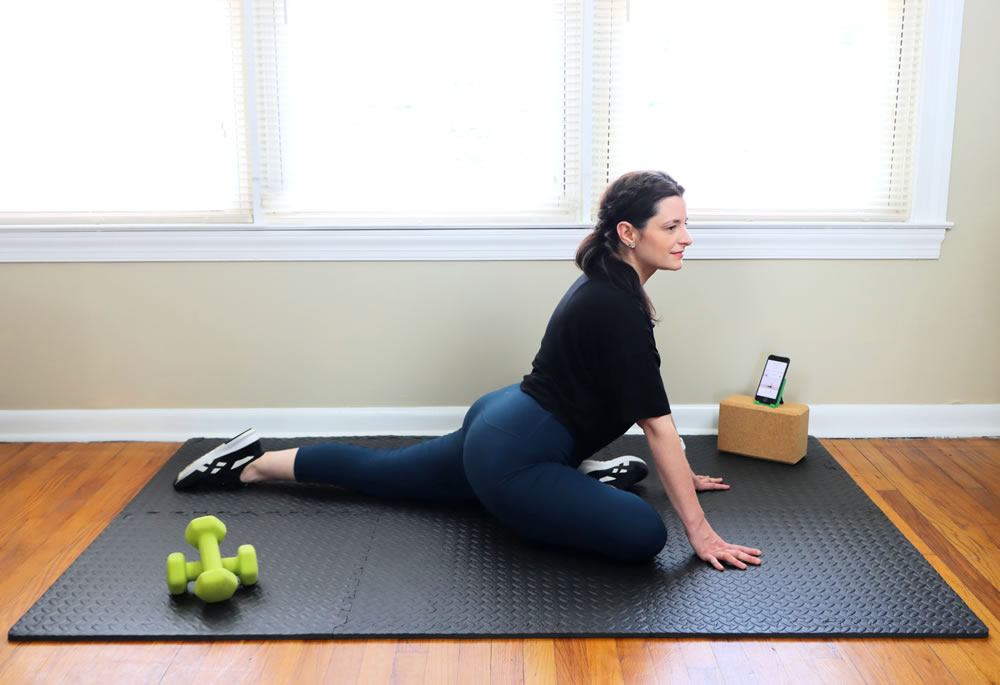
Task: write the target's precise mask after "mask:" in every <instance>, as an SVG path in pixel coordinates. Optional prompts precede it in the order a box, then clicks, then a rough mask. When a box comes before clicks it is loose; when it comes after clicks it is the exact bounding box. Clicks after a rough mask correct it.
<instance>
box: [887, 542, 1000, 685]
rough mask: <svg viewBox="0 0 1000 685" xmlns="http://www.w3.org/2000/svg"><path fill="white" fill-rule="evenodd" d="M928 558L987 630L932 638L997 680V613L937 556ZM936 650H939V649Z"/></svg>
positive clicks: (999, 659) (999, 674) (999, 647)
mask: <svg viewBox="0 0 1000 685" xmlns="http://www.w3.org/2000/svg"><path fill="white" fill-rule="evenodd" d="M927 561H928V562H929V563H930V564H931V566H933V567H934V570H935V571H937V572H938V573H939V574H941V577H942V578H944V579H945V581H946V582H947V583H948V584H949V585H950V586H951V587H952V588H954V589H955V592H957V593H958V596H959V597H961V598H962V601H964V602H965V603H966V604H967V605H968V606H969V608H970V609H972V611H973V612H974V613H975V614H976V615H977V616H979V617H980V618H981V619H982V620H983V622H984V623H985V624H986V627H987V628H988V629H989V631H990V635H989V637H988V638H987V639H977V640H941V641H940V642H938V641H935V644H952V645H956V646H958V648H959V649H961V651H962V652H964V653H965V654H966V656H968V657H969V659H971V660H972V661H973V663H975V664H976V666H977V667H978V668H979V669H980V670H981V671H983V672H984V673H985V674H986V676H987V678H988V680H989V682H992V683H1000V616H997V615H995V614H993V613H991V612H990V611H989V610H988V609H987V608H986V607H985V606H983V604H982V603H981V602H980V601H979V599H978V598H977V597H976V595H975V594H973V593H972V591H971V590H970V589H969V588H967V587H966V586H965V584H963V583H962V581H961V580H959V578H958V577H957V576H956V575H955V573H954V572H953V571H952V569H951V567H950V566H949V565H948V564H946V563H945V562H944V561H942V560H941V559H940V558H939V557H937V556H934V555H932V556H929V557H928V558H927ZM887 642H888V641H887ZM894 642H895V641H894ZM935 651H938V650H935ZM938 653H939V654H940V652H938ZM945 666H948V667H949V670H950V669H951V664H950V663H949V662H947V661H945Z"/></svg>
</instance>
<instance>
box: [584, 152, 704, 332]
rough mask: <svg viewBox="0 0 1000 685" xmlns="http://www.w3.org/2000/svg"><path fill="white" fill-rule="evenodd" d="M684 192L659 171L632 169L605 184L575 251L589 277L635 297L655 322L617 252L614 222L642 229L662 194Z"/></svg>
mask: <svg viewBox="0 0 1000 685" xmlns="http://www.w3.org/2000/svg"><path fill="white" fill-rule="evenodd" d="M682 195H684V188H683V187H681V186H680V185H679V184H678V183H677V182H676V181H675V180H674V179H672V178H670V176H668V175H667V174H665V173H663V172H662V171H633V172H630V173H627V174H625V175H624V176H622V177H621V178H619V179H618V180H616V181H615V182H614V183H612V184H611V185H609V186H608V188H607V190H605V191H604V195H603V196H601V205H600V209H599V210H598V213H597V225H596V226H594V230H593V231H592V232H591V233H590V235H588V236H587V237H586V238H584V239H583V242H581V243H580V247H579V248H577V251H576V265H577V266H579V267H580V269H581V270H582V271H583V273H585V274H587V276H588V277H589V278H592V279H597V280H602V281H608V282H610V283H611V284H613V285H614V286H616V287H618V288H620V289H622V290H624V291H625V292H627V293H630V294H632V295H633V296H634V297H635V298H636V299H637V300H639V303H640V306H641V307H642V309H643V311H644V312H645V313H646V315H647V316H648V317H649V318H650V319H651V320H653V321H656V320H657V319H656V310H654V309H653V303H652V302H650V300H649V296H648V295H646V291H645V290H644V289H643V287H642V283H640V282H639V274H637V273H636V271H635V269H633V268H632V266H631V265H630V264H628V263H627V262H625V261H624V260H623V259H622V258H621V257H620V256H619V253H620V251H621V250H623V249H628V248H627V247H624V243H622V241H621V238H619V236H618V224H619V223H621V222H622V221H627V222H629V223H630V224H632V225H633V226H635V227H636V228H637V229H639V230H642V229H643V228H645V226H646V222H647V221H649V219H650V217H652V216H654V215H655V214H656V211H657V204H658V203H659V202H660V200H662V199H663V198H665V197H674V196H682Z"/></svg>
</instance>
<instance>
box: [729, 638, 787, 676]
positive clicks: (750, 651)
mask: <svg viewBox="0 0 1000 685" xmlns="http://www.w3.org/2000/svg"><path fill="white" fill-rule="evenodd" d="M741 644H742V647H743V653H744V654H746V657H747V661H748V662H749V663H750V667H751V669H752V670H753V674H754V676H755V677H756V678H757V682H759V683H768V684H771V683H792V682H794V681H793V680H792V678H791V676H789V675H788V671H786V670H785V667H784V666H783V665H782V663H781V658H780V657H779V656H778V650H777V647H776V646H775V643H774V642H772V641H764V640H743V641H742V642H741Z"/></svg>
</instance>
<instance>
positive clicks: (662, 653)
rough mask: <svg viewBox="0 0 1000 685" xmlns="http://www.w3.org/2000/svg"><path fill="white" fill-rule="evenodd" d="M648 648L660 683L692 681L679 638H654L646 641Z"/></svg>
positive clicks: (683, 683) (685, 684) (661, 684)
mask: <svg viewBox="0 0 1000 685" xmlns="http://www.w3.org/2000/svg"><path fill="white" fill-rule="evenodd" d="M646 648H647V649H648V650H649V658H650V659H652V661H653V668H654V669H655V673H656V682H657V683H659V685H667V684H668V683H677V684H678V685H687V684H688V683H690V678H688V673H687V664H685V663H684V655H683V654H681V645H680V642H679V641H678V640H666V639H652V640H648V641H647V642H646Z"/></svg>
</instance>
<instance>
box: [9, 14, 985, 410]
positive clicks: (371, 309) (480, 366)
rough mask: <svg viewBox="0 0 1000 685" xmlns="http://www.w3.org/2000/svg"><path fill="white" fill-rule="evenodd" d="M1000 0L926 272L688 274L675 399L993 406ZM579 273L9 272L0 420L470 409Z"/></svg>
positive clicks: (794, 269)
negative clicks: (742, 396)
mask: <svg viewBox="0 0 1000 685" xmlns="http://www.w3.org/2000/svg"><path fill="white" fill-rule="evenodd" d="M998 25H1000V3H995V2H993V0H966V3H965V27H964V34H963V40H962V58H961V60H962V61H961V71H960V74H959V90H958V106H957V112H956V126H955V140H954V154H953V161H952V169H951V191H950V201H949V210H948V216H949V219H950V220H951V221H953V222H954V224H955V228H954V229H953V230H952V231H950V232H949V234H948V236H947V238H946V239H945V242H944V245H943V248H942V253H941V259H940V260H935V261H814V260H811V261H700V260H689V261H688V263H687V265H686V266H685V268H684V269H683V271H681V272H679V273H666V272H664V273H660V274H657V275H656V276H654V277H653V279H652V280H651V281H650V282H649V284H648V286H647V289H648V291H649V293H650V296H651V297H652V299H653V302H654V304H655V305H656V307H657V310H658V312H659V314H660V316H661V317H662V318H663V323H662V324H661V325H660V326H659V327H658V328H657V342H658V345H659V348H660V352H661V354H662V357H663V376H664V380H665V382H666V385H667V390H668V393H669V395H670V397H671V400H672V402H673V403H675V404H714V403H717V402H718V401H719V400H721V399H722V398H724V397H726V396H727V395H729V394H732V393H734V392H748V391H749V390H750V389H751V388H752V385H753V383H754V382H755V381H756V377H757V374H758V373H759V370H760V367H761V365H762V363H763V359H764V357H765V356H766V355H767V354H768V353H769V352H780V353H785V354H788V355H790V356H791V358H792V366H791V369H790V374H789V388H788V391H787V394H788V397H789V399H792V400H794V401H800V402H806V403H809V404H833V403H865V404H867V403H890V404H907V403H915V404H942V403H951V402H961V403H1000V268H998V266H997V263H996V262H997V258H998V255H1000V188H998V181H1000V136H997V135H996V131H995V128H996V125H997V124H996V122H997V112H998V111H1000V88H998V81H997V77H996V75H997V74H998V73H1000V44H998V43H997V41H995V40H994V38H993V36H992V33H993V30H994V28H993V27H995V26H998ZM576 274H577V271H576V268H575V266H574V265H573V264H572V263H571V262H476V263H461V262H414V263H358V262H354V263H344V262H329V263H232V264H0V410H3V409H112V408H116V409H117V408H195V407H234V408H235V407H374V406H394V407H400V406H442V405H446V406H462V405H468V404H470V403H471V402H472V401H473V400H475V398H476V397H478V396H479V395H480V394H482V393H484V392H487V391H489V390H492V389H494V388H496V387H500V386H501V385H506V384H508V383H512V382H515V381H517V380H519V379H520V377H521V376H522V375H523V374H524V373H526V372H527V371H528V370H529V369H530V363H531V359H532V357H533V355H534V353H535V351H536V350H537V347H538V343H539V341H540V340H541V335H542V332H543V331H544V327H545V323H546V321H547V320H548V316H549V314H550V313H551V310H552V307H553V306H554V305H555V303H556V302H557V301H558V300H559V298H560V296H561V295H562V293H563V291H564V290H565V289H566V287H568V286H569V284H570V283H571V282H572V281H573V280H574V279H575V277H576Z"/></svg>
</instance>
